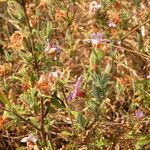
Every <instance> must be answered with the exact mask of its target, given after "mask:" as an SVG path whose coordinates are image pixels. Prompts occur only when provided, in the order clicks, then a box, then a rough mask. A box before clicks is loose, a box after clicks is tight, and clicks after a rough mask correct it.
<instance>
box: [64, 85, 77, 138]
mask: <svg viewBox="0 0 150 150" xmlns="http://www.w3.org/2000/svg"><path fill="white" fill-rule="evenodd" d="M62 94H63V96H64V99H65V103H66V105H67V107H68V108H69V104H68V100H67V97H66V94H65V91H64V88H63V87H62ZM69 115H70V120H71V126H72V134H73V137H75V130H74V128H73V125H74V123H73V118H72V114H71V112H70V110H69Z"/></svg>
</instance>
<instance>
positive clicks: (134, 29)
mask: <svg viewBox="0 0 150 150" xmlns="http://www.w3.org/2000/svg"><path fill="white" fill-rule="evenodd" d="M149 21H150V19H148V20H146V21H144V22H143V23H141V24H140V25H138V26H137V27H135V28H133V29H132V30H131V31H129V32H128V33H127V34H126V35H125V36H123V37H122V38H121V40H124V39H125V38H126V37H127V36H128V35H130V34H131V33H132V32H134V31H136V30H137V29H138V28H140V27H142V26H143V25H145V24H146V23H148V22H149Z"/></svg>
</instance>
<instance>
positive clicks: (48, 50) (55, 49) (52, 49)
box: [44, 40, 61, 55]
mask: <svg viewBox="0 0 150 150" xmlns="http://www.w3.org/2000/svg"><path fill="white" fill-rule="evenodd" d="M60 51H61V49H60V46H59V45H58V43H57V44H56V45H52V44H51V42H50V40H48V42H47V46H46V48H45V49H44V53H45V55H49V54H53V53H60Z"/></svg>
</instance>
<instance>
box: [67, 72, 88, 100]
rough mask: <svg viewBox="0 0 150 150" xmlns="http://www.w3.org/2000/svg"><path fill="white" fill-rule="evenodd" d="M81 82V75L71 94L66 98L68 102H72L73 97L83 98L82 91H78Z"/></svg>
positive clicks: (83, 93)
mask: <svg viewBox="0 0 150 150" xmlns="http://www.w3.org/2000/svg"><path fill="white" fill-rule="evenodd" d="M82 80H83V76H82V75H81V76H80V77H79V78H78V79H77V82H76V84H75V86H74V90H73V91H72V92H71V94H70V95H69V96H68V98H67V99H68V100H72V99H74V98H75V97H77V96H79V97H85V95H86V94H85V92H84V91H82V90H81V89H80V86H81V83H82Z"/></svg>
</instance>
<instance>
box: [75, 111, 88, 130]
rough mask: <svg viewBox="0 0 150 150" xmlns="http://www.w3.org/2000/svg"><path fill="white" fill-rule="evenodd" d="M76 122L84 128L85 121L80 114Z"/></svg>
mask: <svg viewBox="0 0 150 150" xmlns="http://www.w3.org/2000/svg"><path fill="white" fill-rule="evenodd" d="M77 120H78V123H79V124H80V126H81V127H83V128H84V127H85V126H86V119H85V117H84V116H83V115H82V114H81V113H79V114H78V118H77Z"/></svg>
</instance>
